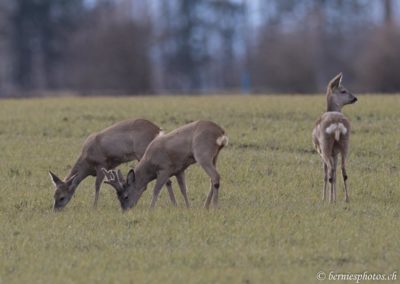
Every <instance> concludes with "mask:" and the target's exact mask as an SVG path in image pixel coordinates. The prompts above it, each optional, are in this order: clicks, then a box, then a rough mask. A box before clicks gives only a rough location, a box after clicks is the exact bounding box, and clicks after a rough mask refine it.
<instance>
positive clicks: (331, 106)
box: [326, 94, 342, 112]
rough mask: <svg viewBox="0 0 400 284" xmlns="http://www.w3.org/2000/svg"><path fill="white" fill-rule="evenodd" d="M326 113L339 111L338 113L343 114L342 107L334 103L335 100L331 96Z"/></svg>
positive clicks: (327, 100)
mask: <svg viewBox="0 0 400 284" xmlns="http://www.w3.org/2000/svg"><path fill="white" fill-rule="evenodd" d="M326 102H327V104H326V106H327V107H326V111H337V112H342V107H341V106H340V105H338V104H337V103H335V102H334V100H333V96H332V95H329V94H328V96H327V99H326Z"/></svg>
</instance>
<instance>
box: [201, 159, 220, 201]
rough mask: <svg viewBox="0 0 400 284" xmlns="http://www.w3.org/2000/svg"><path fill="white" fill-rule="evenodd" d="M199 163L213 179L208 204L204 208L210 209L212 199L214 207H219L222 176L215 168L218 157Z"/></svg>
mask: <svg viewBox="0 0 400 284" xmlns="http://www.w3.org/2000/svg"><path fill="white" fill-rule="evenodd" d="M198 163H199V164H200V165H201V167H202V168H203V169H204V171H205V172H206V173H207V174H208V176H209V177H210V179H211V185H210V192H209V193H208V196H207V199H206V202H205V203H204V208H206V209H208V208H209V207H210V202H211V199H212V200H213V205H214V207H218V192H219V182H220V175H219V173H218V171H217V169H216V167H215V163H216V155H215V156H214V158H212V159H204V160H203V161H198Z"/></svg>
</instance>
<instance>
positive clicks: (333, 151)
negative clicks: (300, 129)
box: [312, 73, 357, 202]
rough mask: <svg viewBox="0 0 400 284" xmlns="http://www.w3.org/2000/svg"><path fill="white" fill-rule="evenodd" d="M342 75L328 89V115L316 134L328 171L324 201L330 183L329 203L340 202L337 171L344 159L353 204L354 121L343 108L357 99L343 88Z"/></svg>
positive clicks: (313, 138)
mask: <svg viewBox="0 0 400 284" xmlns="http://www.w3.org/2000/svg"><path fill="white" fill-rule="evenodd" d="M341 82H342V74H341V73H340V74H338V75H337V76H335V78H333V79H332V80H331V81H330V82H329V84H328V88H327V93H326V98H327V111H326V112H325V113H324V114H323V115H322V116H321V117H320V118H319V119H318V120H317V122H316V124H315V127H314V129H313V132H312V140H313V144H314V147H315V149H316V150H317V152H318V153H319V154H320V156H321V158H322V161H323V167H324V187H323V189H322V200H325V198H326V195H327V191H328V181H329V183H330V184H331V190H330V195H329V202H335V201H336V168H337V164H338V156H339V154H340V155H341V158H342V159H341V168H342V176H343V181H344V192H345V201H346V202H349V192H348V187H347V179H348V176H347V171H346V159H347V155H348V152H349V142H350V130H351V125H350V121H349V120H348V119H347V118H346V117H345V116H344V115H343V114H342V113H341V111H342V107H343V106H345V105H348V104H353V103H355V102H356V101H357V98H356V97H355V96H354V95H353V94H351V93H350V92H349V91H348V90H347V89H346V88H345V87H344V86H343V85H342V84H341Z"/></svg>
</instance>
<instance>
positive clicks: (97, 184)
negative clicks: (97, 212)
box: [93, 167, 104, 208]
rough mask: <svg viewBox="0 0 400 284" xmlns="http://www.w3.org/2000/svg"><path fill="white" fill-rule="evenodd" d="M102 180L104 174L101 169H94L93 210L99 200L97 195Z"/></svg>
mask: <svg viewBox="0 0 400 284" xmlns="http://www.w3.org/2000/svg"><path fill="white" fill-rule="evenodd" d="M103 180H104V173H103V171H102V170H101V167H100V168H96V182H95V194H94V203H93V206H94V208H96V207H97V202H98V200H99V194H100V187H101V184H102V182H103Z"/></svg>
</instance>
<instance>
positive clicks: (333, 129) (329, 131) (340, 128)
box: [325, 122, 347, 141]
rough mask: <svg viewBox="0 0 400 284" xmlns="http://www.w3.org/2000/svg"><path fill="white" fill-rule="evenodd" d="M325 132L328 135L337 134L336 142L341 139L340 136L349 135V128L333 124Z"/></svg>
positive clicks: (341, 124)
mask: <svg viewBox="0 0 400 284" xmlns="http://www.w3.org/2000/svg"><path fill="white" fill-rule="evenodd" d="M325 132H326V133H327V134H332V133H335V140H336V141H339V139H340V134H342V135H345V134H346V133H347V128H346V127H345V126H344V125H343V123H341V122H339V123H332V124H331V125H329V126H328V127H327V128H326V129H325Z"/></svg>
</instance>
